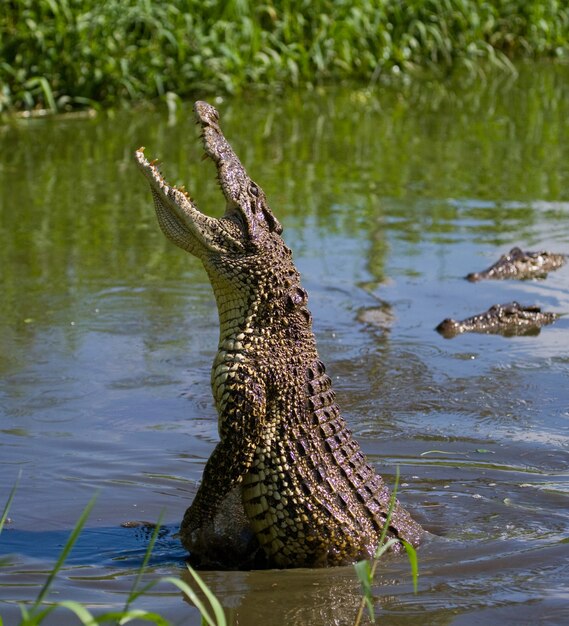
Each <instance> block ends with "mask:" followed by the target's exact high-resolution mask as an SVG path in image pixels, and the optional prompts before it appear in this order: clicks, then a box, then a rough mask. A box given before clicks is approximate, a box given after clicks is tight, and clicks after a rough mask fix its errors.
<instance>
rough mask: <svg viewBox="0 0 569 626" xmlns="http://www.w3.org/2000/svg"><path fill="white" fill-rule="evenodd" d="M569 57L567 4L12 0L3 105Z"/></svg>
mask: <svg viewBox="0 0 569 626" xmlns="http://www.w3.org/2000/svg"><path fill="white" fill-rule="evenodd" d="M527 57H531V58H543V57H550V58H555V59H565V60H567V59H569V7H568V6H567V5H566V4H565V3H561V2H559V1H557V0H545V1H544V0H494V1H493V2H481V1H480V0H445V1H444V2H435V1H433V0H414V1H410V2H407V3H405V5H404V6H403V5H402V3H399V2H394V1H389V0H355V1H353V2H349V3H337V2H333V1H332V0H316V1H312V2H308V1H307V0H296V1H294V0H291V1H289V2H278V3H277V2H272V1H268V2H265V3H254V2H252V1H250V0H233V1H230V2H226V3H220V2H211V1H210V2H203V1H202V0H172V1H171V2H168V3H158V2H155V3H152V2H147V1H145V0H120V1H119V0H108V1H107V2H104V3H102V2H98V0H82V1H81V2H77V1H75V0H34V1H31V0H12V1H11V2H8V3H6V4H5V6H4V7H3V10H2V12H1V13H0V58H2V61H3V63H2V64H0V112H17V111H25V110H28V111H31V110H34V109H44V110H48V111H51V112H62V111H66V110H76V109H81V108H108V107H116V106H121V105H124V104H132V103H137V102H141V101H145V100H157V99H164V100H166V101H167V102H170V103H172V102H175V101H176V100H177V99H179V98H186V97H190V96H193V95H195V94H202V95H203V94H211V93H216V94H236V93H240V92H243V91H253V90H255V91H264V92H269V93H279V92H280V91H282V90H283V89H284V88H286V87H291V86H292V87H295V86H300V85H302V86H314V85H319V84H325V83H330V82H342V81H348V80H349V81H357V82H359V83H362V84H376V83H387V82H392V81H393V80H394V79H395V80H400V79H401V78H403V79H405V78H407V77H413V76H417V75H431V76H433V75H434V76H436V77H443V76H447V75H450V74H454V75H456V74H457V73H466V74H470V75H476V74H481V73H483V72H484V71H485V70H486V69H487V68H488V67H489V66H491V67H495V68H499V69H501V70H503V71H505V72H510V73H515V69H514V66H513V65H512V60H513V59H520V58H527Z"/></svg>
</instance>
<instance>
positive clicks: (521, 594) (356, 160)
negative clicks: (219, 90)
mask: <svg viewBox="0 0 569 626" xmlns="http://www.w3.org/2000/svg"><path fill="white" fill-rule="evenodd" d="M568 77H569V68H567V67H566V66H561V65H557V66H539V68H538V70H536V66H528V67H526V68H521V73H520V78H519V79H518V81H516V82H514V83H512V84H505V85H504V84H500V83H499V82H492V81H490V82H489V83H487V84H485V85H482V84H479V83H472V84H469V85H468V86H467V87H466V88H464V87H463V88H461V89H453V87H452V86H448V85H446V86H445V87H442V86H441V85H438V84H423V85H421V86H420V87H409V89H408V90H407V91H405V90H403V91H399V92H393V91H389V90H381V91H369V90H366V89H351V90H350V89H336V90H329V91H322V92H312V93H302V94H297V93H291V94H289V95H288V96H287V97H286V98H283V99H282V100H279V101H272V102H258V101H256V102H252V101H247V100H241V101H239V102H237V101H227V102H221V103H220V104H219V108H220V110H221V112H222V115H223V120H224V128H225V129H226V131H227V135H228V137H229V138H230V139H231V141H232V143H233V145H234V147H235V149H236V151H237V153H238V154H239V155H240V156H241V158H242V160H243V162H244V163H245V164H246V166H247V168H248V169H249V170H250V172H251V174H252V175H253V176H254V178H255V179H256V180H258V181H259V182H260V183H261V185H262V186H263V188H264V190H265V192H266V193H267V196H268V198H269V200H270V203H271V206H272V207H273V210H274V211H275V213H276V214H277V215H278V217H279V219H280V220H281V221H282V222H283V224H284V226H285V233H284V236H285V239H286V241H287V243H288V245H289V246H290V247H291V248H292V249H293V250H294V254H295V260H296V262H297V265H298V267H299V269H300V271H301V273H302V275H303V284H304V286H305V288H306V289H307V291H308V293H309V296H310V308H311V310H312V313H313V317H314V325H315V331H316V334H317V339H318V344H319V349H320V354H321V357H322V359H323V361H324V362H325V363H326V365H327V369H328V372H329V373H330V374H331V376H332V378H333V380H334V385H335V389H336V391H337V394H338V399H339V401H340V405H341V407H342V409H343V413H344V414H345V416H346V418H347V420H348V422H349V423H350V426H351V427H352V429H353V430H354V432H355V434H356V437H357V438H358V440H359V441H360V443H361V445H362V447H363V449H364V451H365V452H366V454H367V455H368V457H369V458H370V460H371V461H372V462H373V463H374V464H375V465H376V466H377V468H378V471H379V472H380V473H381V474H382V475H384V476H385V478H386V480H387V481H388V482H390V483H391V484H392V483H393V476H394V473H395V466H396V465H399V466H400V468H401V476H402V484H401V491H400V499H401V500H402V501H403V502H404V503H405V505H406V506H407V507H408V508H410V509H411V510H412V511H413V513H414V515H415V516H416V517H417V518H418V519H419V520H420V521H421V523H423V524H424V525H425V527H426V528H427V529H429V530H430V531H431V532H432V533H433V535H434V536H433V537H431V539H430V540H429V541H428V542H426V544H425V545H424V546H422V547H421V548H420V551H419V563H420V584H419V593H418V594H417V595H414V594H413V593H412V586H411V578H410V574H409V566H408V564H407V562H406V561H405V559H399V558H395V557H394V558H389V559H387V560H386V561H385V562H384V563H383V564H382V566H381V567H380V570H379V574H378V578H377V581H376V585H375V587H374V592H375V594H376V597H377V600H378V603H377V613H378V616H379V617H381V618H382V620H383V623H386V624H390V626H391V625H397V626H399V625H401V626H404V625H407V624H416V623H417V622H418V621H420V622H421V623H423V624H434V625H438V624H453V625H461V626H469V625H470V624H474V623H479V622H480V621H482V622H484V623H488V624H501V626H503V625H505V624H562V623H565V622H566V621H567V620H568V619H569V596H568V594H567V586H566V581H567V579H568V576H569V547H568V546H569V543H568V541H569V515H568V513H567V511H568V507H567V503H568V500H567V498H568V495H569V480H568V479H569V413H568V411H567V406H569V395H568V394H569V392H568V386H567V380H568V377H569V358H568V356H567V350H566V346H567V345H569V323H568V320H567V317H565V318H561V319H559V320H557V321H556V322H555V323H554V324H553V325H551V326H549V327H547V328H544V329H543V330H542V332H541V333H540V334H539V335H538V336H535V337H514V338H509V339H505V338H503V337H488V336H480V335H479V336H473V335H464V336H460V337H457V338H455V339H453V340H452V341H447V340H445V339H443V338H442V337H440V336H439V335H438V334H437V333H436V332H435V331H434V328H435V326H436V325H437V324H438V323H439V322H440V321H441V320H442V319H443V318H445V317H454V318H457V319H461V318H464V317H467V316H468V315H472V314H474V313H477V312H479V311H481V310H485V309H486V308H488V307H489V306H490V305H492V304H494V303H497V302H509V301H512V300H518V301H520V302H522V303H526V304H538V305H540V306H542V307H543V308H544V309H547V310H551V311H553V312H556V313H569V278H568V277H569V268H568V267H565V268H562V269H560V270H559V271H557V272H555V273H552V274H550V275H549V276H548V278H547V280H546V281H537V280H535V281H526V282H514V281H506V282H500V283H496V282H495V283H487V282H486V283H480V284H472V283H468V282H467V281H465V280H464V278H463V277H464V276H465V275H466V274H467V273H468V272H470V271H474V270H477V269H480V268H481V267H486V266H488V265H489V264H490V263H492V262H493V261H494V260H495V259H496V258H497V256H498V255H499V254H500V253H502V252H504V251H506V250H508V249H509V248H511V247H512V246H513V245H520V246H522V247H524V248H528V249H539V248H545V249H550V250H553V251H556V252H569V220H568V219H567V218H568V216H569V196H568V195H567V190H568V189H569V168H568V166H567V164H568V163H569V136H568V133H569V127H568V125H567V122H566V121H567V119H569V80H567V78H568ZM188 111H189V108H188V109H184V110H181V111H179V112H178V115H177V116H173V117H170V118H168V117H167V116H166V115H165V114H162V113H161V112H151V113H148V112H145V113H142V112H138V113H136V112H135V113H130V114H128V115H126V114H122V113H117V114H115V115H111V116H109V117H101V118H100V119H96V120H88V121H81V122H79V121H76V120H74V121H70V120H64V119H53V120H41V121H36V120H33V121H28V122H26V123H22V122H14V123H13V124H12V125H10V126H5V127H2V128H1V129H0V145H1V146H3V147H4V150H3V154H4V155H6V154H9V155H10V158H9V159H7V158H5V159H3V160H2V162H0V268H1V278H2V298H0V315H1V317H2V320H3V328H2V332H1V333H0V355H1V356H0V374H1V376H0V420H1V421H0V426H1V428H0V468H1V472H0V475H1V479H0V480H1V483H0V484H1V485H2V491H1V492H0V499H1V497H2V493H5V494H6V495H7V494H8V493H9V491H10V489H11V487H12V485H13V483H14V481H15V477H16V476H17V474H18V471H19V470H20V469H22V470H23V474H22V480H21V483H20V487H19V489H18V493H17V497H16V499H15V501H14V503H13V507H12V509H11V511H10V516H11V517H12V518H13V523H12V524H11V525H10V526H9V527H8V528H7V529H5V531H4V533H3V534H2V535H1V536H0V552H1V553H2V554H9V555H10V556H8V557H6V559H7V560H4V557H1V558H0V615H2V617H3V618H4V620H5V623H7V624H10V623H11V621H10V619H12V618H14V620H15V616H16V615H19V612H18V610H17V607H16V606H15V605H14V602H15V601H23V600H29V599H31V598H34V597H35V596H36V594H37V592H38V590H39V589H40V588H41V585H42V584H43V582H44V581H45V577H46V575H47V572H48V571H49V569H50V567H51V566H53V563H54V561H55V559H56V558H57V556H58V555H59V552H60V549H61V546H62V545H63V544H64V542H65V540H66V538H67V535H68V532H69V529H70V528H72V527H73V524H74V523H75V521H76V520H77V519H78V518H79V515H80V513H81V511H82V507H83V506H84V504H85V502H86V501H87V500H88V499H89V497H90V496H91V495H92V493H93V492H94V491H96V490H98V491H100V492H101V497H100V498H99V500H98V501H97V504H96V505H95V508H94V510H93V513H92V517H91V519H92V525H90V527H89V528H87V529H85V531H84V532H83V534H82V536H81V537H80V539H79V542H78V544H77V546H76V549H75V550H74V551H73V552H72V554H71V556H70V559H69V561H68V562H67V564H66V567H65V568H64V569H63V570H62V572H61V573H60V576H59V578H58V581H57V583H56V587H55V590H56V594H57V598H60V599H61V598H65V599H73V600H77V601H81V602H85V603H86V604H87V605H88V606H90V607H92V608H93V609H94V610H97V609H98V610H101V611H102V610H105V609H106V608H108V607H109V606H112V607H117V606H122V604H123V603H124V600H125V598H126V597H127V595H128V593H129V591H130V588H131V585H132V581H133V579H134V577H135V576H136V570H137V568H138V566H139V565H140V563H141V561H142V558H143V555H144V553H145V550H146V546H147V541H148V537H147V530H145V528H144V527H140V528H121V527H120V524H121V522H123V521H124V520H129V519H143V520H150V521H155V520H157V519H158V518H159V516H160V513H161V512H162V511H165V517H164V519H165V520H166V522H167V524H166V527H165V530H164V534H163V535H161V537H160V538H159V540H158V543H157V546H156V549H155V554H154V557H153V559H152V561H151V565H150V568H149V570H148V572H147V574H146V575H145V578H146V579H147V580H150V579H154V578H157V577H160V576H168V575H182V576H183V575H184V553H183V550H182V549H181V547H180V545H179V543H178V540H177V538H176V537H175V529H176V524H177V523H179V521H180V519H181V518H182V515H183V512H184V510H185V508H186V507H187V506H188V504H189V503H190V502H191V499H192V498H193V496H194V494H195V490H196V485H197V484H198V481H199V479H200V476H201V473H202V470H203V466H204V463H205V461H206V460H207V458H208V456H209V454H210V452H211V450H212V448H213V446H214V445H215V442H216V441H217V423H216V415H215V411H214V408H213V404H212V400H211V392H210V389H209V376H210V374H209V371H210V367H211V362H212V360H213V354H214V352H215V347H216V343H217V314H216V310H215V305H214V301H213V297H212V295H211V290H210V287H209V285H208V281H207V277H206V276H205V273H204V271H203V270H202V268H201V267H200V265H199V264H198V262H197V261H196V260H195V259H192V258H190V257H188V256H187V255H184V254H183V253H181V252H180V251H179V250H178V249H176V248H174V247H173V246H171V245H170V244H169V243H168V242H167V241H166V240H165V238H164V237H163V236H162V234H161V233H160V232H159V229H158V227H157V225H156V223H155V217H154V215H153V211H152V204H151V200H150V197H149V193H148V190H147V188H146V185H145V184H144V181H143V180H142V179H141V177H140V175H139V174H138V172H137V171H136V168H135V167H134V165H133V160H132V152H133V150H134V149H135V148H137V147H139V146H140V145H146V146H147V148H148V150H149V153H150V152H151V153H152V154H153V155H156V156H159V157H160V158H162V159H164V167H163V170H164V172H165V173H167V175H168V178H169V179H171V180H172V182H174V183H185V184H186V186H187V187H188V189H189V190H191V192H192V197H194V198H195V199H196V202H197V204H198V206H200V207H201V208H202V209H203V210H204V211H206V212H208V213H210V214H214V215H218V216H219V215H220V214H221V212H222V210H223V207H222V205H223V202H222V200H221V195H220V192H219V190H218V189H217V187H216V183H215V175H214V173H213V169H212V168H211V167H210V166H211V164H208V163H203V164H202V163H200V161H199V157H200V155H201V149H200V147H199V144H198V140H197V138H196V131H195V127H194V124H193V121H192V119H191V115H190V114H189V112H188ZM244 129H246V131H244ZM203 577H204V579H205V580H206V582H207V583H208V584H209V585H210V586H211V587H212V589H213V590H214V591H215V592H216V593H217V594H218V596H219V597H220V599H221V601H222V602H223V604H224V606H225V607H226V609H227V611H228V614H229V616H230V623H233V624H241V625H249V624H256V623H263V624H267V625H270V624H279V625H281V624H307V623H310V624H316V625H317V624H322V625H323V626H324V625H328V624H350V623H352V622H353V618H354V616H355V610H356V606H357V603H358V601H359V588H358V584H357V581H356V577H355V573H354V571H353V569H352V568H336V569H331V570H312V571H311V570H293V571H268V572H255V571H251V572H203ZM137 606H140V608H147V609H152V610H155V611H159V612H161V613H163V614H164V615H165V616H166V617H167V618H168V619H170V620H172V621H173V622H174V623H178V622H179V623H184V624H199V622H200V620H199V616H198V614H197V612H196V611H195V609H192V608H190V607H189V606H188V605H187V604H186V603H185V602H183V601H182V599H181V597H180V595H179V593H178V591H177V590H175V589H172V587H168V586H164V585H159V586H158V587H156V588H155V589H153V591H152V592H151V593H150V594H149V595H148V596H143V597H141V598H139V600H138V601H137ZM53 623H54V624H58V626H59V625H62V624H72V623H76V622H74V621H73V620H72V618H71V617H69V616H64V615H58V616H57V621H55V622H53Z"/></svg>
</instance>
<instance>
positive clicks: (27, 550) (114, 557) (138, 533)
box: [0, 523, 186, 569]
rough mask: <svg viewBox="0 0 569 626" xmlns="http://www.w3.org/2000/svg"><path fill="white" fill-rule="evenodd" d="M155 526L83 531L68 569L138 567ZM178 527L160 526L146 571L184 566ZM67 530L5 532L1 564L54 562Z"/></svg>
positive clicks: (71, 556)
mask: <svg viewBox="0 0 569 626" xmlns="http://www.w3.org/2000/svg"><path fill="white" fill-rule="evenodd" d="M153 531H154V525H152V524H145V523H140V524H137V525H136V526H133V527H131V528H121V527H118V528H104V527H97V528H86V529H84V530H83V531H82V532H81V534H80V536H79V539H78V540H77V542H76V544H75V545H74V546H73V549H72V550H71V553H70V554H69V556H68V557H67V558H66V560H65V563H66V566H67V567H70V566H77V567H81V566H90V565H93V564H95V563H96V564H97V565H98V566H100V567H108V568H115V569H117V568H129V569H132V568H135V569H136V568H137V567H140V564H141V563H142V561H143V559H144V555H145V554H146V550H147V547H148V542H149V541H150V537H151V536H152V533H153ZM177 532H178V528H177V527H168V526H163V527H161V528H160V530H159V531H158V538H157V539H156V543H155V544H154V549H153V551H152V555H151V558H150V561H149V567H154V566H159V565H180V566H183V564H184V561H185V557H186V552H185V551H184V550H183V549H182V547H181V546H180V542H179V541H178V539H177V538H176V536H175V534H176V533H177ZM69 533H70V531H69V530H52V531H33V530H20V529H17V528H7V529H5V530H4V532H3V533H2V536H1V539H0V562H1V561H2V560H4V559H13V560H18V559H20V558H21V559H23V560H27V559H33V560H37V561H40V562H41V561H44V562H46V563H49V562H55V561H56V560H57V558H58V557H59V555H60V553H61V551H62V548H63V546H64V545H65V542H66V541H67V540H68V538H69Z"/></svg>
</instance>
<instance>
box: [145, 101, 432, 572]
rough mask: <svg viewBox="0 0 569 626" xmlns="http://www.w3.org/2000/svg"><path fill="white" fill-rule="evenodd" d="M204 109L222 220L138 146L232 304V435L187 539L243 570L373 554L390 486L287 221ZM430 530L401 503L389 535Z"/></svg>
mask: <svg viewBox="0 0 569 626" xmlns="http://www.w3.org/2000/svg"><path fill="white" fill-rule="evenodd" d="M194 112H195V115H196V119H197V122H198V123H199V125H201V129H202V139H203V144H204V148H205V153H206V155H207V156H208V157H210V158H211V159H212V160H213V161H214V163H215V165H216V166H217V175H218V180H219V184H220V187H221V190H222V192H223V194H224V196H225V199H226V210H225V214H224V216H223V217H221V218H220V219H214V218H212V217H209V216H207V215H204V214H203V213H201V212H200V211H199V210H198V209H197V207H196V205H195V204H194V202H193V201H192V200H191V199H190V197H189V195H188V194H187V193H186V192H185V191H183V190H181V189H177V188H176V187H172V186H170V185H169V184H168V183H167V182H166V181H165V180H164V178H163V177H162V175H161V174H160V172H159V171H158V169H157V167H156V165H155V164H154V162H149V161H148V160H147V159H146V157H145V155H144V152H143V148H141V149H139V150H137V151H136V161H137V163H138V166H139V168H140V169H141V171H142V173H143V174H144V175H145V177H146V179H147V180H148V182H149V183H150V188H151V191H152V195H153V197H154V206H155V209H156V215H157V217H158V222H159V224H160V227H161V228H162V231H163V232H164V234H165V235H166V237H168V238H169V239H170V240H171V241H172V242H173V243H175V244H176V245H177V246H179V247H180V248H182V249H183V250H186V251H187V252H189V253H190V254H193V255H195V256H197V257H198V258H199V259H201V261H202V262H203V265H204V267H205V269H206V271H207V274H208V276H209V279H210V281H211V284H212V287H213V291H214V294H215V298H216V302H217V308H218V312H219V324H220V333H219V345H218V352H217V355H216V357H215V359H214V363H213V368H212V374H211V382H212V389H213V396H214V399H215V405H216V408H217V412H218V416H219V435H220V441H219V443H218V444H217V446H216V448H215V449H214V451H213V453H212V454H211V456H210V458H209V460H208V461H207V464H206V466H205V469H204V472H203V478H202V482H201V485H200V487H199V489H198V492H197V494H196V496H195V499H194V501H193V502H192V504H191V506H190V507H189V508H188V510H187V511H186V514H185V516H184V519H183V522H182V525H181V529H180V534H181V540H182V543H183V545H184V547H185V548H186V549H187V550H188V551H189V552H190V553H192V555H193V556H194V558H196V557H197V558H198V561H199V560H201V562H202V563H211V562H212V561H215V562H216V563H217V564H218V565H220V566H226V567H239V566H241V564H242V563H243V561H246V560H247V559H248V557H250V556H251V553H252V552H254V551H255V550H257V551H258V553H260V554H261V556H262V560H263V562H264V563H263V564H264V565H266V566H268V567H275V566H276V567H301V566H304V567H314V566H328V565H341V564H347V563H351V562H354V561H355V560H358V559H361V558H368V557H370V556H371V555H372V554H373V553H374V551H375V550H376V548H377V546H378V542H379V538H380V533H381V531H382V529H383V527H384V525H385V520H386V515H387V511H388V508H389V502H390V497H391V495H390V492H389V490H388V488H387V486H386V485H385V483H384V481H383V479H382V478H381V477H380V476H379V475H378V474H377V473H376V472H375V471H374V469H373V467H372V466H371V465H370V463H369V462H368V460H367V459H366V457H365V456H364V454H363V452H362V450H361V448H360V446H359V444H358V443H357V442H356V440H355V439H354V438H353V436H352V433H351V432H350V430H349V428H348V427H347V425H346V422H345V421H344V419H343V418H342V416H341V415H340V410H339V408H338V404H337V403H336V399H335V394H334V391H333V389H332V382H331V380H330V378H329V376H328V375H327V374H326V369H325V367H324V364H323V363H322V361H321V360H320V358H319V356H318V352H317V349H316V341H315V338H314V334H313V332H312V316H311V314H310V311H309V309H308V307H307V301H308V296H307V293H306V291H305V290H304V288H303V287H302V285H301V282H300V275H299V273H298V271H297V269H296V267H295V265H294V263H293V260H292V252H291V250H290V249H289V248H288V247H287V246H286V244H285V242H284V241H283V239H282V238H281V233H282V230H283V229H282V226H281V225H280V223H279V221H278V220H277V218H276V217H275V216H274V215H273V213H272V211H271V209H270V208H269V205H268V203H267V199H266V197H265V194H264V192H263V190H262V189H261V187H260V186H259V185H258V184H256V183H255V182H254V181H253V180H251V178H249V176H248V174H247V172H246V171H245V169H244V167H243V165H242V164H241V162H240V161H239V159H238V157H237V155H236V154H235V153H234V151H233V149H232V148H231V146H230V145H229V143H228V141H227V140H226V138H225V137H224V135H223V133H222V131H221V128H220V125H219V121H220V120H219V114H218V112H217V110H216V109H215V108H214V107H213V106H211V105H209V104H207V103H206V102H196V103H195V105H194ZM234 516H235V517H236V518H237V519H238V520H240V521H237V522H235V524H236V525H237V527H238V530H239V529H241V530H243V533H241V534H240V533H239V532H237V533H233V539H231V538H230V539H227V538H228V537H230V536H231V531H230V532H228V533H226V534H225V536H224V537H222V540H221V544H223V541H230V542H231V545H228V546H226V547H227V551H226V550H224V546H223V545H221V547H219V549H217V548H215V547H213V546H214V544H215V543H216V541H217V539H218V538H216V533H218V529H219V528H221V527H223V526H227V524H229V525H230V526H231V523H232V522H231V520H232V519H233V517H234ZM219 532H220V533H221V534H223V533H224V532H225V531H223V530H220V531H219ZM422 534H423V530H422V528H421V526H420V525H419V524H418V523H417V522H416V521H414V520H413V519H412V518H411V516H410V515H409V513H408V512H407V511H406V510H405V509H404V508H403V507H402V506H401V505H400V504H399V503H397V504H396V506H395V508H394V511H393V515H392V517H391V520H390V523H389V534H388V536H391V537H397V538H399V539H402V540H405V541H407V542H409V543H411V544H412V545H414V546H416V545H418V544H419V542H420V539H421V536H422ZM219 543H220V542H219V541H218V544H219ZM247 553H249V554H247ZM227 554H230V556H227ZM224 561H225V562H224Z"/></svg>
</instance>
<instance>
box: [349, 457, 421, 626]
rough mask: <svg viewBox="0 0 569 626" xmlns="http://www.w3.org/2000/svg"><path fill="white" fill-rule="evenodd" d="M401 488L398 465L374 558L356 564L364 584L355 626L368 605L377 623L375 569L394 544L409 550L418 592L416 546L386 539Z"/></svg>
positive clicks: (372, 618)
mask: <svg viewBox="0 0 569 626" xmlns="http://www.w3.org/2000/svg"><path fill="white" fill-rule="evenodd" d="M398 488H399V467H397V471H396V474H395V484H394V486H393V492H392V494H391V499H390V501H389V509H388V510H387V516H386V518H385V523H384V525H383V530H382V531H381V536H380V538H379V543H378V546H377V549H376V551H375V554H374V556H373V559H371V560H369V559H365V560H363V561H359V563H356V564H355V565H354V568H355V570H356V574H357V576H358V580H359V581H360V584H361V586H362V599H361V601H360V606H359V608H358V612H357V614H356V619H355V621H354V626H359V624H360V623H361V621H362V617H363V612H364V609H365V608H366V607H367V610H368V614H369V617H370V620H371V622H372V623H373V624H375V613H374V609H373V595H372V584H373V579H374V576H375V570H376V569H377V566H378V564H379V559H380V558H381V557H382V556H383V555H384V554H385V552H387V550H389V549H390V548H391V547H392V546H394V545H395V544H397V543H402V545H403V547H404V548H405V550H406V552H407V556H408V558H409V562H410V564H411V574H412V576H413V590H414V592H415V593H417V579H418V575H419V574H418V572H419V567H418V560H417V552H416V550H415V548H414V547H413V546H412V545H411V544H410V543H407V542H406V541H401V542H400V540H399V539H396V538H394V537H393V538H391V539H388V540H387V541H385V539H386V537H387V530H388V528H389V522H390V520H391V515H392V514H393V509H394V508H395V502H396V498H397V490H398Z"/></svg>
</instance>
